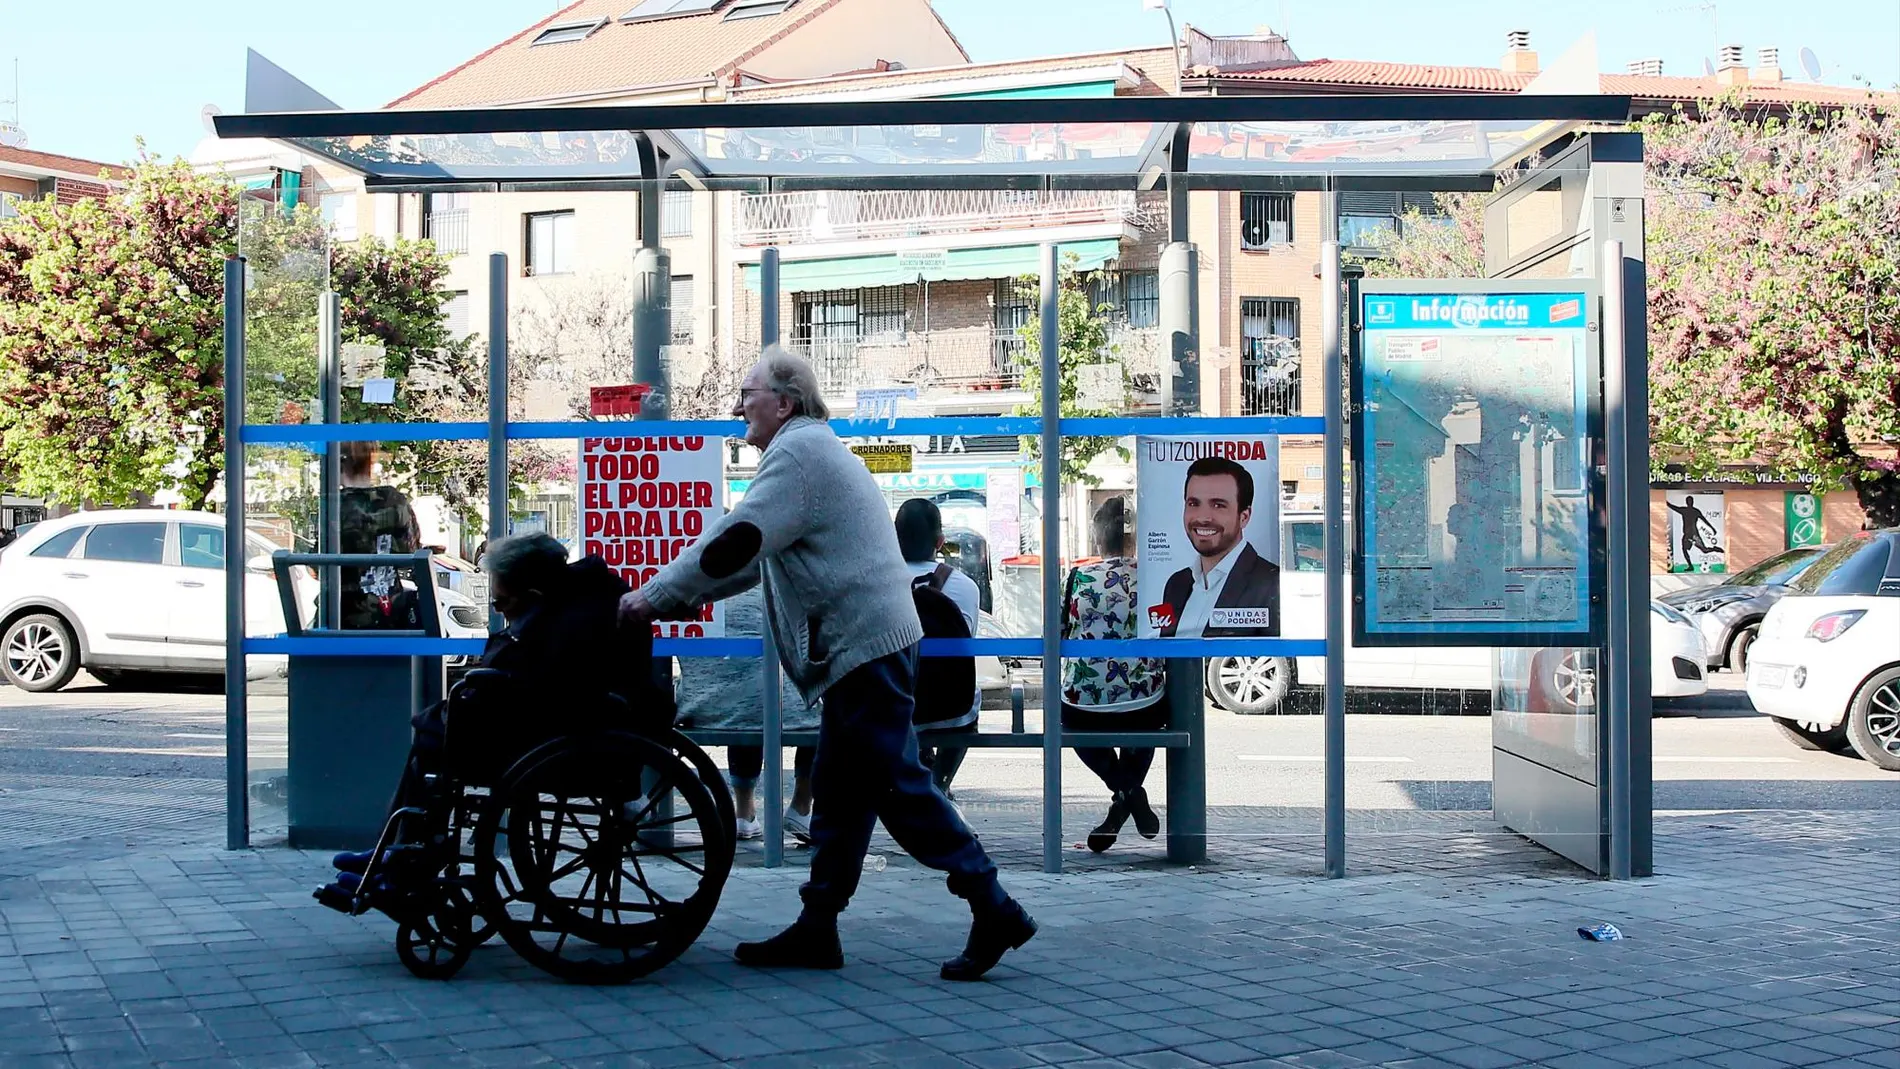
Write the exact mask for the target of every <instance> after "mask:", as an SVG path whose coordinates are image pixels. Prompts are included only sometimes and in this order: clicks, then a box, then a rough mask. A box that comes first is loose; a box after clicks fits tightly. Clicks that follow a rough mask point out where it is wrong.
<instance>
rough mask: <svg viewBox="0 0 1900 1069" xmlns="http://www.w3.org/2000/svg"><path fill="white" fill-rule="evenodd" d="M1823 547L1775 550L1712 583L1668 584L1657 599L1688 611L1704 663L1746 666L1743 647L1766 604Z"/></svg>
mask: <svg viewBox="0 0 1900 1069" xmlns="http://www.w3.org/2000/svg"><path fill="white" fill-rule="evenodd" d="M1825 550H1826V547H1824V546H1805V547H1803V548H1801V549H1791V550H1788V551H1787V552H1785V553H1777V554H1775V555H1774V556H1772V557H1769V558H1768V559H1767V560H1765V561H1762V562H1761V563H1760V564H1757V565H1755V566H1754V567H1752V568H1747V569H1744V570H1742V571H1739V572H1736V573H1734V574H1733V575H1730V576H1728V577H1726V578H1724V579H1723V580H1722V581H1721V582H1719V583H1716V584H1715V585H1713V586H1696V587H1687V588H1685V589H1682V590H1672V591H1670V592H1669V593H1667V594H1664V595H1663V596H1661V597H1659V598H1657V599H1656V600H1657V601H1660V602H1662V603H1663V604H1664V605H1667V606H1669V607H1670V608H1672V609H1675V610H1676V611H1677V612H1680V613H1682V614H1683V615H1684V616H1687V617H1688V618H1689V620H1690V621H1691V622H1692V623H1694V624H1695V626H1696V629H1697V630H1699V631H1701V632H1702V641H1703V642H1704V643H1705V644H1707V646H1708V647H1709V667H1710V668H1712V669H1714V668H1731V669H1734V670H1735V671H1737V672H1741V671H1745V670H1746V669H1747V667H1748V650H1749V647H1750V646H1751V645H1752V644H1753V643H1754V641H1755V635H1756V632H1757V630H1758V629H1759V628H1760V627H1761V621H1762V618H1763V617H1764V616H1767V615H1768V610H1769V609H1770V608H1772V607H1773V606H1774V604H1775V602H1777V601H1780V600H1781V597H1782V595H1783V594H1785V593H1787V590H1788V583H1790V582H1792V581H1793V580H1794V577H1795V576H1797V575H1800V574H1801V573H1802V572H1803V571H1806V570H1807V567H1808V565H1810V564H1813V563H1814V561H1815V559H1816V558H1818V557H1819V556H1820V555H1821V554H1822V553H1823V552H1825Z"/></svg>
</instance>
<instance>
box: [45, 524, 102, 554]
mask: <svg viewBox="0 0 1900 1069" xmlns="http://www.w3.org/2000/svg"><path fill="white" fill-rule="evenodd" d="M90 530H92V528H90V527H74V528H71V529H69V530H65V531H61V532H60V533H58V534H56V535H54V536H53V537H51V538H49V539H47V540H46V541H44V542H41V543H40V544H39V545H37V546H35V547H33V554H32V555H33V556H35V557H67V556H71V555H72V552H73V547H74V546H76V545H78V544H79V540H80V539H82V538H84V537H86V532H87V531H90Z"/></svg>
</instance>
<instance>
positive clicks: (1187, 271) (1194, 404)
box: [1161, 241, 1201, 416]
mask: <svg viewBox="0 0 1900 1069" xmlns="http://www.w3.org/2000/svg"><path fill="white" fill-rule="evenodd" d="M1199 298H1200V252H1199V250H1197V249H1196V248H1195V247H1194V246H1193V245H1191V244H1189V243H1187V242H1185V241H1179V242H1173V243H1171V244H1169V245H1167V246H1165V247H1163V248H1162V250H1161V333H1162V336H1163V337H1165V338H1167V339H1168V366H1167V367H1165V368H1163V369H1162V375H1161V391H1162V392H1161V412H1162V414H1163V415H1166V416H1198V415H1200V413H1201V349H1200V346H1201V310H1200V305H1201V302H1200V299H1199Z"/></svg>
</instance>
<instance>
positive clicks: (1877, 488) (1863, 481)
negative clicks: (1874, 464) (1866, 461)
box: [1854, 469, 1900, 530]
mask: <svg viewBox="0 0 1900 1069" xmlns="http://www.w3.org/2000/svg"><path fill="white" fill-rule="evenodd" d="M1854 495H1855V496H1856V497H1858V498H1859V499H1860V508H1861V511H1862V512H1865V513H1866V514H1867V528H1868V529H1869V530H1878V529H1879V528H1882V527H1900V472H1892V471H1881V470H1879V469H1874V470H1870V471H1862V472H1860V473H1859V474H1857V475H1855V476H1854Z"/></svg>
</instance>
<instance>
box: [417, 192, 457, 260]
mask: <svg viewBox="0 0 1900 1069" xmlns="http://www.w3.org/2000/svg"><path fill="white" fill-rule="evenodd" d="M422 236H423V237H425V238H427V239H429V240H430V241H433V242H435V251H437V252H439V253H441V254H442V255H444V256H463V255H466V254H467V253H468V194H466V193H425V194H423V198H422Z"/></svg>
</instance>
